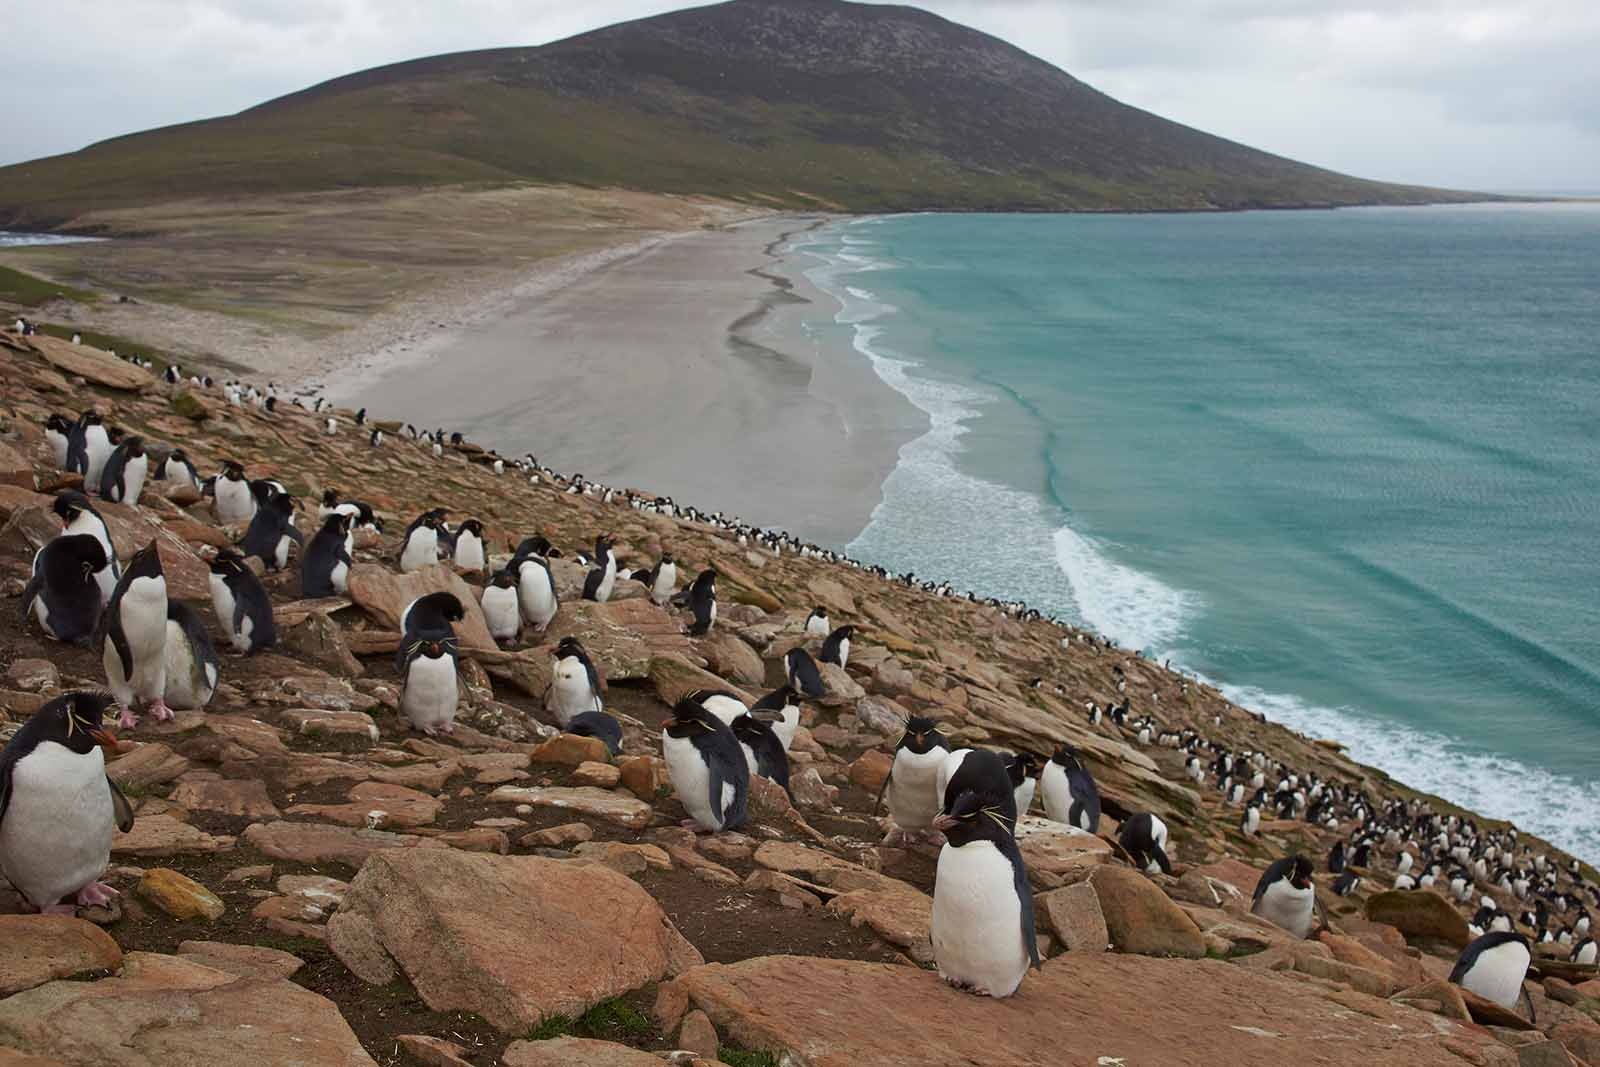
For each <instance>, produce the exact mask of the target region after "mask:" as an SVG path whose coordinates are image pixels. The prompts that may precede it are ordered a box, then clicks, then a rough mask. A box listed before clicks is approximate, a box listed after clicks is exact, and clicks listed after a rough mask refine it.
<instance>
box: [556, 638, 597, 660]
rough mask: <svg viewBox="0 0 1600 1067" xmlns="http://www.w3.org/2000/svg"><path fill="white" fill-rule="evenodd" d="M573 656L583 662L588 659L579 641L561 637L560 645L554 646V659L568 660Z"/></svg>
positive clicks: (587, 654)
mask: <svg viewBox="0 0 1600 1067" xmlns="http://www.w3.org/2000/svg"><path fill="white" fill-rule="evenodd" d="M573 656H576V657H577V658H578V659H581V660H583V661H585V662H587V661H588V659H589V653H588V652H586V651H584V648H583V643H582V642H581V641H579V640H578V639H577V638H576V637H563V638H562V639H561V643H560V644H558V645H556V659H570V658H572V657H573Z"/></svg>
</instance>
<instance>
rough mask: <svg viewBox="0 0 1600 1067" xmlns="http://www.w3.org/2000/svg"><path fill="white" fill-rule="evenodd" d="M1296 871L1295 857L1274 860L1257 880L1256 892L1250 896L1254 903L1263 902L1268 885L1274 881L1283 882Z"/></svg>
mask: <svg viewBox="0 0 1600 1067" xmlns="http://www.w3.org/2000/svg"><path fill="white" fill-rule="evenodd" d="M1293 871H1294V857H1293V856H1285V857H1284V858H1283V859H1280V860H1273V861H1272V863H1271V864H1270V865H1269V866H1268V867H1267V869H1266V870H1265V871H1263V872H1261V879H1260V880H1259V881H1258V882H1256V892H1255V895H1254V896H1253V897H1251V898H1250V902H1251V903H1252V904H1259V903H1261V898H1262V897H1263V896H1264V895H1265V894H1266V892H1267V887H1268V886H1270V885H1271V884H1272V883H1273V882H1281V881H1283V880H1284V879H1285V878H1288V877H1289V875H1290V874H1291V873H1293Z"/></svg>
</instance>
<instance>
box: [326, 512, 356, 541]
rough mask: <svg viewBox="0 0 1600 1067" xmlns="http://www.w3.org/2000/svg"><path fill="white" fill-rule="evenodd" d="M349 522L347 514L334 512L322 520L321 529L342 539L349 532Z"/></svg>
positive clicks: (349, 518)
mask: <svg viewBox="0 0 1600 1067" xmlns="http://www.w3.org/2000/svg"><path fill="white" fill-rule="evenodd" d="M350 520H351V517H350V515H349V514H347V513H345V512H343V511H335V512H333V513H331V514H330V515H329V516H328V517H327V518H325V519H323V520H322V528H323V529H324V530H326V531H328V532H329V533H331V534H337V535H338V536H340V537H343V536H344V535H345V534H347V533H349V532H350Z"/></svg>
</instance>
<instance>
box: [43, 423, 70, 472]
mask: <svg viewBox="0 0 1600 1067" xmlns="http://www.w3.org/2000/svg"><path fill="white" fill-rule="evenodd" d="M44 435H45V437H46V438H47V439H48V440H49V441H50V452H51V454H52V455H54V456H55V458H56V467H57V468H58V469H60V470H66V469H67V435H66V434H64V433H57V432H56V431H54V430H46V431H45V432H44Z"/></svg>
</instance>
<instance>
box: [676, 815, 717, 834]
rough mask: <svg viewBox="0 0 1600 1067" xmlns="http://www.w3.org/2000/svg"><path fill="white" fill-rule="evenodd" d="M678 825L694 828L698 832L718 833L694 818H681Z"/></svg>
mask: <svg viewBox="0 0 1600 1067" xmlns="http://www.w3.org/2000/svg"><path fill="white" fill-rule="evenodd" d="M678 825H679V826H681V827H683V828H684V829H685V830H693V831H694V832H695V833H697V834H714V833H716V831H715V830H707V829H706V828H705V827H704V826H701V825H700V824H699V823H697V822H695V821H694V820H693V819H682V820H680V821H679V822H678Z"/></svg>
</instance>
